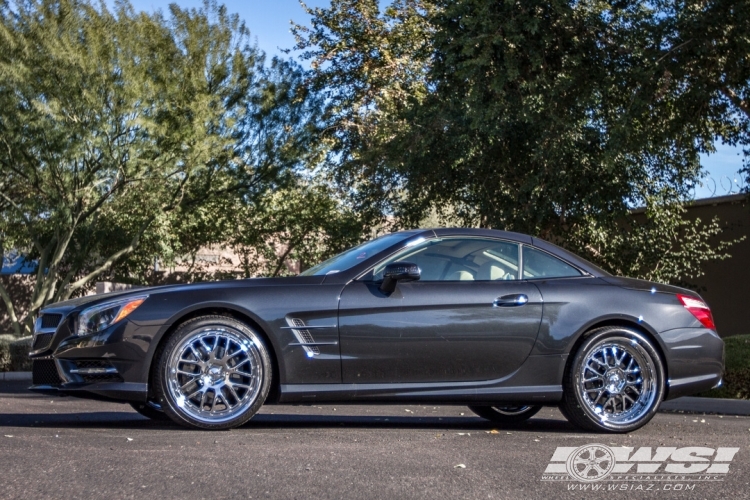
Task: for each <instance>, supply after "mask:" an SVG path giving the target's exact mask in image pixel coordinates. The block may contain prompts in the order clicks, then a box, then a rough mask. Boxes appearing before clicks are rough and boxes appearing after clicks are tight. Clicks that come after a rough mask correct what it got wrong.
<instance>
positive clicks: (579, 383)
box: [560, 326, 665, 432]
mask: <svg viewBox="0 0 750 500" xmlns="http://www.w3.org/2000/svg"><path fill="white" fill-rule="evenodd" d="M664 378H665V377H664V367H663V364H662V362H661V358H660V357H659V354H658V353H657V352H656V349H655V348H654V346H653V345H652V344H651V342H650V341H649V340H648V339H647V338H646V337H645V336H644V335H643V334H642V333H640V332H638V331H636V330H633V329H630V328H626V327H611V326H610V327H603V328H599V329H596V330H593V331H592V332H590V333H589V334H588V335H587V336H586V337H585V338H584V341H583V343H582V344H581V346H580V348H579V349H578V351H577V352H576V353H575V357H574V358H573V359H572V362H571V363H570V365H569V368H568V370H567V372H566V374H565V379H564V382H563V400H562V403H561V404H560V410H561V411H562V413H563V415H565V417H566V418H567V419H568V420H569V421H570V422H571V423H572V424H573V425H575V426H577V427H580V428H582V429H585V430H591V431H596V432H602V431H606V432H630V431H633V430H636V429H639V428H640V427H643V426H644V425H646V423H648V421H649V420H651V419H652V418H653V416H654V415H655V414H656V411H657V409H658V408H659V404H660V403H661V400H662V398H663V397H664V386H665V382H664Z"/></svg>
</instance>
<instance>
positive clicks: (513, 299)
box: [492, 293, 529, 307]
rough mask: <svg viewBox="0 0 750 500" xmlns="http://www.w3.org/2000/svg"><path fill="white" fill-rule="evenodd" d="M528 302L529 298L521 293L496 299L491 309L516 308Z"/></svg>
mask: <svg viewBox="0 0 750 500" xmlns="http://www.w3.org/2000/svg"><path fill="white" fill-rule="evenodd" d="M528 302H529V297H527V296H526V295H525V294H523V293H514V294H512V295H503V296H502V297H498V298H496V299H495V301H494V302H493V303H492V307H518V306H525V305H526V304H527V303H528Z"/></svg>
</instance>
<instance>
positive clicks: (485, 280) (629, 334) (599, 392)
mask: <svg viewBox="0 0 750 500" xmlns="http://www.w3.org/2000/svg"><path fill="white" fill-rule="evenodd" d="M723 355H724V344H723V342H722V341H721V339H720V338H719V336H718V335H717V333H716V328H715V326H714V323H713V319H712V317H711V311H710V310H709V308H708V306H707V305H706V303H705V302H704V301H703V300H702V299H701V298H700V296H699V295H698V294H696V293H695V292H692V291H690V290H684V289H681V288H676V287H673V286H667V285H662V284H659V283H650V282H646V281H640V280H635V279H629V278H618V277H614V276H611V275H609V274H608V273H606V272H604V271H602V270H601V269H599V268H597V267H596V266H594V265H593V264H591V263H589V262H587V261H585V260H583V259H581V258H579V257H577V256H575V255H573V254H571V253H569V252H567V251H565V250H563V249H561V248H559V247H557V246H555V245H552V244H550V243H548V242H545V241H542V240H539V239H537V238H532V237H530V236H525V235H522V234H517V233H509V232H503V231H492V230H480V229H435V230H414V231H403V232H399V233H393V234H388V235H386V236H382V237H380V238H378V239H375V240H373V241H370V242H367V243H364V244H362V245H360V246H358V247H355V248H352V249H351V250H348V251H346V252H344V253H342V254H340V255H338V256H336V257H333V258H332V259H330V260H328V261H326V262H323V263H322V264H319V265H317V266H315V267H313V268H311V269H309V270H307V271H305V272H303V273H302V274H301V275H299V276H296V277H290V278H272V279H248V280H235V281H224V282H215V283H198V284H193V285H178V286H164V287H157V288H149V289H140V290H131V291H128V292H124V293H113V294H106V295H97V296H89V297H83V298H80V299H76V300H70V301H67V302H60V303H57V304H54V305H52V306H50V307H47V308H45V309H44V310H43V311H42V312H41V313H40V315H39V318H38V319H37V322H36V331H35V337H34V343H33V348H32V352H31V357H32V358H33V387H32V389H33V390H37V391H43V392H54V393H58V394H69V395H74V396H81V397H95V398H105V399H109V400H115V401H122V402H128V403H130V404H131V405H132V406H133V407H134V408H135V409H136V410H137V411H138V412H140V413H141V414H143V415H145V416H148V417H150V418H154V419H164V418H170V419H172V420H174V421H175V422H178V423H180V424H183V425H186V426H191V427H197V428H203V429H226V428H231V427H236V426H239V425H242V424H243V423H245V422H247V421H248V420H249V419H250V418H251V417H252V416H253V415H254V414H255V413H256V412H257V411H258V409H259V408H260V407H261V405H263V404H270V403H279V404H283V403H334V402H335V403H337V404H341V403H357V404H365V403H399V404H403V403H429V404H441V405H446V404H454V405H467V406H469V408H471V410H472V411H474V412H475V413H476V414H477V415H479V416H481V417H484V418H487V419H490V420H492V421H495V422H498V423H501V424H503V423H506V424H510V423H517V422H521V421H523V420H526V419H528V418H530V417H532V416H533V415H534V414H535V413H536V412H537V411H539V408H540V407H541V406H549V405H554V406H559V407H560V409H561V410H562V412H563V414H564V415H565V416H566V417H567V418H568V419H569V420H570V421H571V422H572V423H573V424H575V425H576V426H578V427H581V428H584V429H589V430H594V431H611V432H627V431H632V430H634V429H637V428H639V427H641V426H643V425H644V424H645V423H646V422H648V421H649V420H650V419H651V418H652V417H653V415H654V413H655V412H656V411H657V409H658V407H659V404H660V403H661V401H662V400H664V399H669V398H674V397H678V396H684V395H686V394H692V393H695V392H699V391H703V390H706V389H710V388H712V387H715V386H717V385H718V384H720V383H721V377H722V370H723Z"/></svg>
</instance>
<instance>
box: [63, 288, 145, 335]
mask: <svg viewBox="0 0 750 500" xmlns="http://www.w3.org/2000/svg"><path fill="white" fill-rule="evenodd" d="M147 298H148V295H141V296H138V297H128V298H127V299H120V300H114V301H112V302H105V303H104V304H99V305H96V306H94V307H89V308H88V309H84V310H83V311H81V314H79V315H78V321H77V322H76V323H77V326H76V334H77V335H89V334H91V333H96V332H98V331H101V330H104V329H105V328H107V327H108V326H110V325H113V324H115V323H117V322H118V321H120V320H121V319H123V318H125V317H126V316H127V315H128V314H130V313H132V312H133V311H135V310H136V309H137V308H138V306H140V305H141V304H143V301H144V300H146V299H147Z"/></svg>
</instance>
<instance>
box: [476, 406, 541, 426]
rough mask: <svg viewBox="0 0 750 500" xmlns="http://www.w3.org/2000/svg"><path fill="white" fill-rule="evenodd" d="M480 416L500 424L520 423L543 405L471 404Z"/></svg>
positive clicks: (537, 411)
mask: <svg viewBox="0 0 750 500" xmlns="http://www.w3.org/2000/svg"><path fill="white" fill-rule="evenodd" d="M469 409H470V410H471V411H473V412H474V413H476V414H477V415H478V416H480V417H482V418H485V419H487V420H490V421H491V422H495V423H498V424H520V423H521V422H525V421H527V420H528V419H530V418H531V417H533V416H534V415H536V414H537V413H539V410H541V409H542V407H541V406H528V405H508V406H469Z"/></svg>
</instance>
